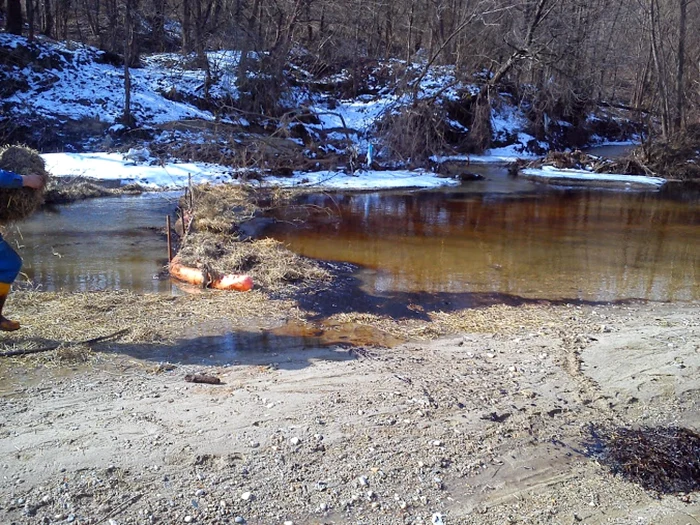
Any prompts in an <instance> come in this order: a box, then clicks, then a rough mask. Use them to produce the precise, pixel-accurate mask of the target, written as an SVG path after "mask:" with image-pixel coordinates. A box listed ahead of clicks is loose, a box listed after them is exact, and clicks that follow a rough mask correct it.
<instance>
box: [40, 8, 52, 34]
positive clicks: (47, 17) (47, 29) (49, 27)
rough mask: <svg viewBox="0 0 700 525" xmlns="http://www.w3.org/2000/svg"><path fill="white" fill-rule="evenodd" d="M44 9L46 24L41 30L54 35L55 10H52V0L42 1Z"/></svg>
mask: <svg viewBox="0 0 700 525" xmlns="http://www.w3.org/2000/svg"><path fill="white" fill-rule="evenodd" d="M42 6H43V8H44V9H43V11H44V24H43V27H42V29H41V32H42V33H43V34H45V35H46V36H48V37H51V36H53V11H52V10H51V0H43V1H42Z"/></svg>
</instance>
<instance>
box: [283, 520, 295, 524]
mask: <svg viewBox="0 0 700 525" xmlns="http://www.w3.org/2000/svg"><path fill="white" fill-rule="evenodd" d="M284 525H294V522H293V521H289V520H287V521H285V522H284Z"/></svg>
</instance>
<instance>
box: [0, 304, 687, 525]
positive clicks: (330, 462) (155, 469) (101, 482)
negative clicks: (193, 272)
mask: <svg viewBox="0 0 700 525" xmlns="http://www.w3.org/2000/svg"><path fill="white" fill-rule="evenodd" d="M271 302H272V303H274V304H270V303H271ZM57 305H58V306H60V307H61V308H63V309H64V311H65V313H64V314H63V316H62V317H60V316H58V315H57V312H56V310H55V307H56V306H57ZM10 307H11V309H12V311H13V314H16V316H17V317H18V318H19V319H20V321H22V322H23V323H24V325H25V327H24V328H23V329H22V330H21V331H20V332H19V333H20V334H21V335H16V336H9V337H8V336H6V335H5V334H3V343H4V346H5V347H11V346H14V347H17V346H22V345H28V344H30V343H31V342H32V341H33V342H34V343H32V344H38V342H39V341H40V340H43V341H48V340H54V341H55V340H64V341H65V340H76V339H78V336H77V334H79V333H80V335H81V336H90V335H96V334H100V333H107V332H110V331H113V330H115V329H117V328H119V327H122V326H125V325H131V326H132V331H131V333H130V334H129V335H127V336H124V337H121V338H119V339H118V340H115V341H106V342H101V343H99V344H96V345H93V346H92V347H71V345H65V346H64V347H62V348H61V349H59V350H55V351H52V352H49V353H44V354H39V355H37V356H26V357H23V358H11V359H4V360H2V361H0V367H1V368H0V376H2V381H1V382H0V384H1V385H2V391H1V393H0V394H1V397H0V404H1V405H2V414H3V419H2V424H1V425H0V452H1V453H2V457H3V461H2V462H0V463H1V464H2V476H3V479H4V480H5V483H3V486H2V488H0V516H2V521H3V522H5V523H18V524H20V523H22V524H25V523H26V524H30V523H31V524H34V523H64V522H71V523H84V524H97V523H111V524H114V523H116V524H127V523H134V524H135V523H211V524H214V523H255V524H268V523H280V524H282V523H294V524H317V523H329V524H330V523H368V524H374V523H376V524H379V523H381V524H386V523H392V524H393V523H397V524H398V523H431V522H434V520H437V519H438V518H437V515H440V516H442V518H441V519H442V520H443V523H449V524H454V523H460V524H461V523H464V524H471V523H473V524H502V523H520V522H522V523H565V524H570V523H579V522H582V523H589V524H597V523H601V524H602V523H618V524H626V523H629V524H632V523H635V524H638V523H650V524H652V523H664V524H681V525H684V524H686V523H694V522H695V521H697V519H698V516H700V501H699V498H698V494H697V493H691V494H672V495H662V496H659V495H657V494H655V493H652V492H648V491H645V490H644V489H642V488H641V487H639V486H638V485H636V484H634V483H632V482H630V481H627V480H625V479H624V478H623V477H621V476H619V475H615V474H614V473H612V472H611V471H610V469H609V468H608V467H606V466H605V465H603V464H602V463H601V462H599V461H597V459H596V457H595V456H594V455H592V454H590V453H589V452H587V451H586V448H585V443H586V442H587V440H590V428H591V425H595V426H597V427H600V428H604V427H606V428H610V427H626V426H636V425H639V426H651V427H655V426H661V425H677V426H683V427H686V428H689V429H691V430H693V431H695V432H697V431H698V430H700V428H698V424H697V422H698V421H700V417H699V416H700V377H699V376H698V373H697V370H698V366H700V357H699V356H700V353H699V352H698V341H699V340H700V337H699V336H700V333H699V332H700V321H698V319H700V305H698V304H697V303H692V304H663V303H647V304H635V303H631V304H620V305H571V304H523V305H520V306H506V305H503V304H494V305H491V306H484V307H481V308H472V309H468V310H455V311H454V312H451V313H449V314H448V313H445V312H441V311H440V310H439V309H437V308H433V309H430V308H429V309H427V310H426V312H425V317H426V319H407V318H404V317H401V316H400V315H398V314H396V313H394V314H392V313H391V312H375V313H358V312H355V313H349V312H338V313H336V314H334V315H332V316H331V317H330V318H329V319H326V320H325V321H324V322H323V323H320V322H319V321H314V320H313V319H312V318H313V312H310V311H308V310H304V309H300V308H299V305H298V304H296V302H295V301H291V300H285V301H271V300H270V299H268V298H267V297H264V296H262V295H261V294H257V293H252V294H239V295H238V296H237V297H234V298H231V297H230V296H224V295H223V294H216V293H211V292H205V293H201V294H197V295H190V296H183V297H175V298H172V297H163V296H144V295H136V294H129V293H116V292H96V293H92V294H67V295H61V294H35V293H31V292H20V293H17V294H15V295H14V296H13V298H12V302H11V304H10ZM273 311H274V312H275V313H274V314H273V313H271V312H273ZM262 312H265V313H264V315H260V314H261V313H262ZM448 316H449V320H448V319H447V317H448ZM52 319H53V320H52ZM139 320H140V322H139ZM51 323H53V325H52V326H47V325H49V324H51ZM132 323H133V324H132ZM350 324H351V325H353V326H354V327H355V330H360V329H361V328H364V329H365V330H367V331H370V332H368V333H369V334H370V335H369V337H368V338H367V339H369V340H371V339H373V337H372V335H371V334H372V332H371V330H375V331H376V332H375V333H376V334H379V333H382V334H391V335H395V336H397V339H398V336H400V335H401V334H403V339H404V340H406V341H407V342H404V343H400V344H397V345H396V346H393V347H392V348H386V347H379V346H372V345H371V344H370V342H369V341H367V342H366V344H363V345H359V346H358V345H352V344H344V343H343V341H342V339H341V338H339V337H336V338H335V339H334V338H333V337H332V336H333V334H334V331H338V330H340V329H341V327H343V328H344V329H347V328H348V326H349V325H350ZM298 325H305V326H307V327H309V331H308V332H307V333H306V334H304V335H303V337H301V336H299V334H294V335H293V336H291V335H289V333H287V334H286V335H285V327H289V326H298ZM139 326H140V327H141V329H140V331H139V329H138V328H137V327H139ZM336 335H337V334H336ZM222 337H223V338H224V339H221V338H222ZM226 338H228V339H226ZM324 338H325V339H324ZM261 339H265V340H267V341H268V342H270V341H271V342H272V343H271V344H270V345H268V346H267V347H265V346H264V345H260V340H261ZM377 340H380V338H377ZM222 341H228V347H226V348H224V349H223V350H222V348H221V347H220V345H221V344H222ZM395 343H399V341H396V342H395ZM217 345H218V346H217ZM194 373H207V374H211V375H214V376H216V377H219V378H220V379H221V381H222V383H223V384H222V385H206V384H201V385H200V384H191V383H187V382H185V381H184V376H185V375H186V374H194Z"/></svg>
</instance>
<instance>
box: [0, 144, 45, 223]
mask: <svg viewBox="0 0 700 525" xmlns="http://www.w3.org/2000/svg"><path fill="white" fill-rule="evenodd" d="M0 169H4V170H7V171H12V172H14V173H17V174H19V175H39V176H40V177H42V178H43V180H44V184H46V182H48V180H49V173H48V172H47V171H46V166H45V163H44V159H42V158H41V156H40V155H39V152H38V151H35V150H33V149H31V148H27V147H25V146H6V147H4V148H2V149H1V150H0ZM43 202H44V190H43V189H39V190H34V189H32V188H24V187H23V188H0V223H7V222H14V221H21V220H23V219H26V218H27V217H29V216H30V215H31V214H32V213H34V211H35V210H36V209H37V208H38V207H39V206H40V205H41V204H42V203H43Z"/></svg>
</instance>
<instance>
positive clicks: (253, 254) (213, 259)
mask: <svg viewBox="0 0 700 525" xmlns="http://www.w3.org/2000/svg"><path fill="white" fill-rule="evenodd" d="M290 195H291V194H290V193H289V192H285V191H282V190H261V189H257V190H256V189H253V188H251V187H248V186H240V185H227V184H220V185H216V186H210V185H201V186H195V187H194V188H193V189H192V191H191V194H190V195H187V196H185V197H183V199H182V201H181V207H182V208H184V209H185V212H184V214H185V215H186V216H189V217H191V221H192V225H191V230H190V232H189V233H188V234H187V235H185V237H184V238H183V240H182V243H181V246H180V250H179V255H180V258H181V260H182V262H183V264H185V265H186V266H191V267H195V268H201V269H203V270H206V271H207V272H208V273H209V274H210V275H211V276H212V277H216V276H221V275H225V274H248V275H250V276H251V277H252V278H253V281H254V282H255V284H256V285H257V286H260V287H262V288H263V289H265V290H268V291H275V292H279V291H281V290H282V289H283V288H285V287H287V286H289V285H301V284H304V285H307V286H308V285H318V284H320V283H323V282H326V281H330V279H331V275H330V273H329V272H327V271H326V270H324V269H323V268H321V266H320V265H319V264H318V263H316V262H315V261H312V260H310V259H306V258H304V257H300V256H298V255H296V254H294V253H293V252H291V251H289V250H288V249H287V248H286V247H285V246H284V245H283V244H282V243H280V242H277V241H274V240H272V239H260V240H254V241H241V240H240V239H239V236H238V228H239V226H240V225H241V224H243V223H245V222H246V221H249V220H251V219H254V218H255V217H257V216H259V215H260V214H262V213H263V211H264V210H269V209H271V208H273V207H277V206H284V205H286V204H287V203H288V201H289V200H290ZM190 206H191V208H190Z"/></svg>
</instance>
